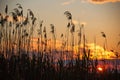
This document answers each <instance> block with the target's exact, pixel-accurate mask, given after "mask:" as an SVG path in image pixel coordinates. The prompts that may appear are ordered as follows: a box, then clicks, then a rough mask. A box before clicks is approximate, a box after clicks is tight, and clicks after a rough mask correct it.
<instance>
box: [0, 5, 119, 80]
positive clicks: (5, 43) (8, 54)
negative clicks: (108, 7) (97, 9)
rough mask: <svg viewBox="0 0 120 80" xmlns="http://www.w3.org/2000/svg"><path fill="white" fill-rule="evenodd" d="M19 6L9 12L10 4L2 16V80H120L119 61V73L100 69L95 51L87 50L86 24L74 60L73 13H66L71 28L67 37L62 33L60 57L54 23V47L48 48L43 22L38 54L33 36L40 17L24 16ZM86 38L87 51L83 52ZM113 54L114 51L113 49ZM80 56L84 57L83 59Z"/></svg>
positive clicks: (82, 26) (52, 26)
mask: <svg viewBox="0 0 120 80" xmlns="http://www.w3.org/2000/svg"><path fill="white" fill-rule="evenodd" d="M16 6H17V8H15V9H13V12H10V13H8V5H6V8H5V15H3V14H1V13H0V80H119V79H120V73H118V70H117V61H116V69H115V70H112V71H108V70H104V71H99V70H97V67H98V64H99V62H98V59H97V58H96V59H95V60H92V59H91V58H90V53H91V50H90V49H89V48H88V47H86V44H87V43H86V36H85V32H84V25H83V24H82V25H80V26H79V27H80V30H79V31H78V53H77V57H74V32H75V24H74V23H73V21H72V14H71V13H70V12H69V11H65V13H64V14H65V15H66V17H67V19H68V25H67V34H63V33H62V34H61V41H62V46H61V50H60V51H59V52H60V56H59V58H58V59H55V57H54V55H55V54H58V53H59V52H58V51H57V49H56V33H55V27H54V25H53V24H50V26H51V31H50V32H51V35H52V38H51V39H50V40H51V44H52V43H53V44H52V45H51V46H50V47H48V38H47V31H46V27H45V26H44V27H43V21H40V26H39V29H38V31H37V32H38V36H39V37H38V45H37V46H38V49H37V51H34V49H33V48H34V46H33V45H34V42H33V40H34V37H33V33H34V27H35V26H36V21H37V18H36V17H35V16H34V13H33V12H32V10H30V9H28V10H27V16H26V17H24V15H23V7H22V6H21V4H16ZM9 17H10V18H12V21H10V20H9ZM69 33H70V34H69ZM101 33H102V36H103V37H104V38H105V43H104V50H106V46H107V39H106V35H105V33H104V32H101ZM64 35H66V36H67V37H65V36H64ZM69 35H71V39H70V40H71V41H70V46H71V49H70V50H69V49H68V47H69V37H70V36H69ZM82 39H83V48H82V50H81V47H80V45H81V44H82ZM95 43H96V40H95ZM119 44H120V42H119V43H118V45H119ZM118 45H117V46H118ZM95 47H96V46H95ZM95 49H96V48H95ZM112 52H114V51H113V50H112ZM114 53H116V59H118V57H119V54H118V52H114ZM30 54H32V56H31V55H30ZM80 55H82V58H81V57H80ZM103 59H104V58H103ZM103 69H104V68H103Z"/></svg>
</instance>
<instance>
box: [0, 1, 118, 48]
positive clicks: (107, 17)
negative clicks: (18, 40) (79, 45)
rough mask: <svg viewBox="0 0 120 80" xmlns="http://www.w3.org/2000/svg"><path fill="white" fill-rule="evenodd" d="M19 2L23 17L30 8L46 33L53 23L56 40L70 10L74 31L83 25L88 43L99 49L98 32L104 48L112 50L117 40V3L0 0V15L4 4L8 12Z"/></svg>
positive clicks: (64, 25)
mask: <svg viewBox="0 0 120 80" xmlns="http://www.w3.org/2000/svg"><path fill="white" fill-rule="evenodd" d="M17 3H20V4H21V5H22V7H23V8H24V16H26V11H27V9H31V10H32V11H33V12H34V14H35V16H36V17H37V20H38V21H40V20H43V21H44V23H43V25H44V26H46V27H47V32H48V34H49V32H50V24H54V25H55V28H56V33H57V39H60V35H61V33H65V32H66V25H67V18H66V16H65V15H64V12H65V11H70V12H71V14H72V16H73V22H74V23H75V26H76V27H75V28H76V32H77V30H78V24H79V23H80V24H81V23H84V24H85V34H86V38H87V41H88V43H93V42H94V37H95V36H96V41H97V44H98V45H101V46H103V37H102V36H101V32H105V34H106V36H107V40H108V47H109V50H110V49H116V45H117V43H118V42H119V41H120V0H0V13H3V14H4V9H5V6H6V4H7V5H8V7H9V12H11V11H13V9H14V8H16V4H17Z"/></svg>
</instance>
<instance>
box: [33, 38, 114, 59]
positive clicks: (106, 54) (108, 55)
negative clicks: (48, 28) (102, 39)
mask: <svg viewBox="0 0 120 80" xmlns="http://www.w3.org/2000/svg"><path fill="white" fill-rule="evenodd" d="M47 43H48V44H47V48H51V49H53V41H52V40H48V41H47ZM33 47H34V50H36V51H37V49H38V44H37V38H34V45H33ZM78 48H79V47H78V46H74V57H76V55H77V54H78V51H80V58H82V55H83V45H81V46H80V48H79V50H78ZM85 48H86V52H88V50H89V49H90V59H96V58H97V59H99V60H101V59H115V54H114V53H113V52H110V51H107V50H104V49H103V47H101V46H99V45H96V46H95V44H94V43H90V44H86V47H85ZM56 50H58V51H61V50H64V51H65V50H67V49H66V47H65V48H64V49H63V48H62V42H61V41H59V40H56ZM68 50H69V51H71V47H70V46H68Z"/></svg>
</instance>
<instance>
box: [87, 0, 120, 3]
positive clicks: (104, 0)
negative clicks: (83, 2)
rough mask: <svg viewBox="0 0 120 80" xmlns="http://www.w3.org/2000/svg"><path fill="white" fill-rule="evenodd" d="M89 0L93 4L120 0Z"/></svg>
mask: <svg viewBox="0 0 120 80" xmlns="http://www.w3.org/2000/svg"><path fill="white" fill-rule="evenodd" d="M87 1H88V2H90V3H93V4H103V3H108V2H119V1H120V0H87Z"/></svg>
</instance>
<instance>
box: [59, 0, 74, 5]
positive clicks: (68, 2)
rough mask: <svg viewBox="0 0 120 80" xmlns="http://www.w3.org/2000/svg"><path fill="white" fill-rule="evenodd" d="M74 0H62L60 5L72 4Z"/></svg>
mask: <svg viewBox="0 0 120 80" xmlns="http://www.w3.org/2000/svg"><path fill="white" fill-rule="evenodd" d="M75 1H76V0H68V1H66V2H63V3H62V4H61V5H63V6H65V5H69V4H72V3H74V2H75Z"/></svg>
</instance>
